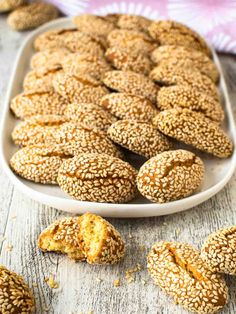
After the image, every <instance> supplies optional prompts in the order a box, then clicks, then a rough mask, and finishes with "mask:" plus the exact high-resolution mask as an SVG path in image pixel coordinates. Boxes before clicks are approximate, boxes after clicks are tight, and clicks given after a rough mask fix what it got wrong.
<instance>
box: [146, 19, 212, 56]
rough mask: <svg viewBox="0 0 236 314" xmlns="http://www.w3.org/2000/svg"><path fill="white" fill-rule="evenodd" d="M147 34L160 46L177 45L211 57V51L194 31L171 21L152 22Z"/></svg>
mask: <svg viewBox="0 0 236 314" xmlns="http://www.w3.org/2000/svg"><path fill="white" fill-rule="evenodd" d="M148 31H149V34H150V35H151V37H152V38H153V39H155V40H156V41H157V42H158V43H159V44H160V45H161V46H162V45H178V46H184V47H191V48H194V49H196V50H200V51H202V52H203V53H205V54H206V55H207V56H211V55H212V54H211V50H210V48H209V47H208V45H207V43H206V41H205V40H204V39H203V38H202V37H201V36H200V35H199V34H198V33H196V32H195V31H193V30H192V29H190V28H189V27H187V26H186V25H184V24H181V23H178V22H175V21H171V20H164V21H158V20H157V21H154V22H152V24H151V25H150V26H149V28H148Z"/></svg>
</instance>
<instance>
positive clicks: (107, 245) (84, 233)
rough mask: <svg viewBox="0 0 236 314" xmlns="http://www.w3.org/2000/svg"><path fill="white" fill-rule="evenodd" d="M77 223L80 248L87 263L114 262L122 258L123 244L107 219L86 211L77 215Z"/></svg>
mask: <svg viewBox="0 0 236 314" xmlns="http://www.w3.org/2000/svg"><path fill="white" fill-rule="evenodd" d="M78 223H79V225H80V231H79V240H80V243H81V249H82V251H83V253H84V255H85V256H86V261H87V262H88V263H89V264H115V263H117V262H119V261H120V260H121V259H122V258H123V256H124V253H125V244H124V242H123V240H122V238H121V235H120V233H119V232H118V231H117V230H116V229H115V228H114V226H112V225H111V224H110V223H109V222H108V221H107V220H105V219H103V218H102V217H100V216H96V215H94V214H90V213H86V214H84V215H82V216H80V217H79V219H78ZM94 247H96V249H94Z"/></svg>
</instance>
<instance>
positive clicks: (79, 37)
mask: <svg viewBox="0 0 236 314" xmlns="http://www.w3.org/2000/svg"><path fill="white" fill-rule="evenodd" d="M34 48H35V50H37V51H39V50H45V49H51V48H66V49H68V50H69V51H71V52H80V53H89V54H92V55H96V56H103V55H104V48H103V46H102V44H101V43H100V42H99V40H97V39H95V38H94V37H91V36H90V35H88V34H84V33H82V32H80V31H78V30H77V29H76V28H70V29H59V30H53V31H48V32H45V33H43V34H41V35H39V36H38V37H37V38H36V39H35V41H34Z"/></svg>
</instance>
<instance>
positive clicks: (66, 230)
mask: <svg viewBox="0 0 236 314" xmlns="http://www.w3.org/2000/svg"><path fill="white" fill-rule="evenodd" d="M79 232H80V225H79V223H78V218H77V217H65V218H62V219H60V220H57V221H55V222H53V223H52V224H51V225H50V226H48V227H47V228H46V229H44V230H43V231H42V232H41V234H40V236H39V239H38V246H39V248H40V249H41V250H42V251H44V252H58V253H63V254H67V255H68V256H69V257H70V258H72V259H74V260H76V261H84V260H85V259H86V258H85V255H84V254H83V253H82V251H81V245H80V242H79Z"/></svg>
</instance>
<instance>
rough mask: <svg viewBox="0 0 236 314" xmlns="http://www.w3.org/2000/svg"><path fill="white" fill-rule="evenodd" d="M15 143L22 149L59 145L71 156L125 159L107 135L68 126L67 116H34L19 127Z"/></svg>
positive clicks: (89, 129)
mask: <svg viewBox="0 0 236 314" xmlns="http://www.w3.org/2000/svg"><path fill="white" fill-rule="evenodd" d="M12 139H13V141H14V142H15V144H17V145H20V146H29V145H38V144H45V145H52V144H59V145H62V146H63V149H64V150H65V151H66V152H67V153H68V154H71V155H77V154H82V153H99V152H101V153H105V154H108V155H111V156H115V157H118V158H122V157H123V154H122V153H121V152H120V151H119V149H118V148H117V147H116V146H115V145H114V144H113V143H112V142H111V141H110V140H109V139H108V138H107V136H106V134H105V133H103V132H100V131H98V130H96V129H93V128H91V127H88V126H86V125H83V124H79V123H74V122H68V118H66V117H64V116H59V117H58V116H34V117H32V118H30V119H27V120H26V121H24V122H21V123H20V124H19V125H17V126H16V127H15V129H14V130H13V132H12Z"/></svg>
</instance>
